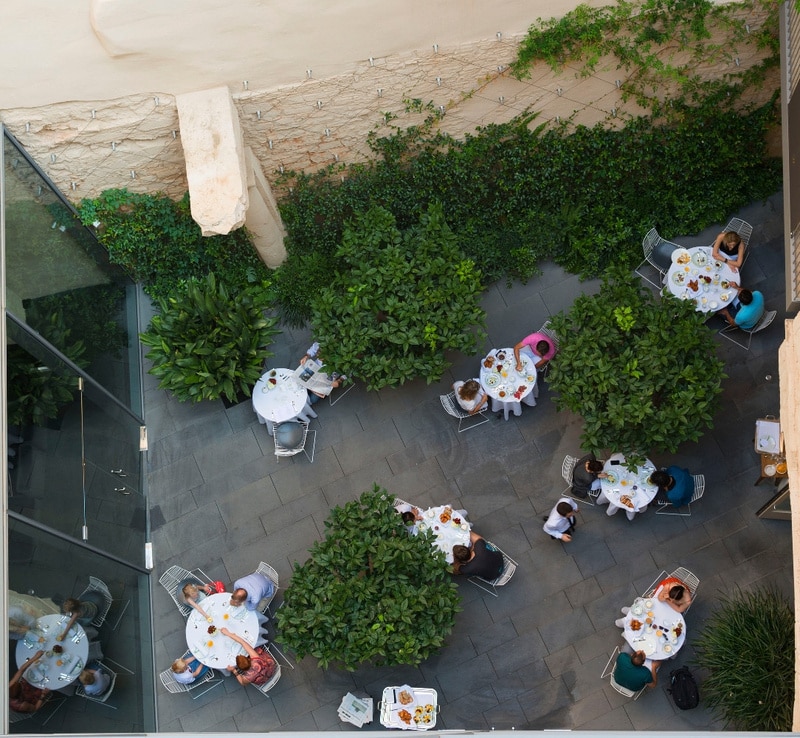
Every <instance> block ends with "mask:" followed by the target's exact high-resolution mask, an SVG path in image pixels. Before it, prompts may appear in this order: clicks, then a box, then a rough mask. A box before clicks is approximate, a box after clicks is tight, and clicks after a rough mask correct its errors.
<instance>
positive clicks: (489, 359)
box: [483, 356, 494, 369]
mask: <svg viewBox="0 0 800 738" xmlns="http://www.w3.org/2000/svg"><path fill="white" fill-rule="evenodd" d="M483 365H484V366H485V367H486V368H487V369H491V368H492V366H493V365H494V359H493V358H492V357H491V356H489V357H487V358H486V360H485V361H484V362H483Z"/></svg>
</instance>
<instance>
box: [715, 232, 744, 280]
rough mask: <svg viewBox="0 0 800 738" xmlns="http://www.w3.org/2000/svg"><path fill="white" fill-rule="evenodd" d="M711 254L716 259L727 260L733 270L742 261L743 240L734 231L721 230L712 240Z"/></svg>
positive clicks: (739, 266) (738, 266) (735, 269)
mask: <svg viewBox="0 0 800 738" xmlns="http://www.w3.org/2000/svg"><path fill="white" fill-rule="evenodd" d="M711 256H712V258H714V259H716V260H717V261H725V262H727V264H728V266H729V267H730V268H731V269H733V271H734V272H735V271H737V270H738V269H740V268H741V266H742V264H743V263H744V241H742V239H741V237H740V236H739V234H738V233H737V232H736V231H728V232H727V233H726V232H724V231H723V232H722V233H720V234H719V235H718V236H717V238H716V239H715V240H714V246H713V247H712V249H711Z"/></svg>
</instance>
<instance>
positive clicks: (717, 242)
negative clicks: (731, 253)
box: [711, 231, 725, 261]
mask: <svg viewBox="0 0 800 738" xmlns="http://www.w3.org/2000/svg"><path fill="white" fill-rule="evenodd" d="M723 238H725V232H724V231H723V232H722V233H720V234H719V235H718V236H717V237H716V238H715V239H714V245H713V246H712V247H711V258H712V259H717V260H720V261H721V259H720V256H719V247H720V246H722V239H723Z"/></svg>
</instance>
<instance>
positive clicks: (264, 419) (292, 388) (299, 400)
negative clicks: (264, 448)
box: [253, 368, 308, 435]
mask: <svg viewBox="0 0 800 738" xmlns="http://www.w3.org/2000/svg"><path fill="white" fill-rule="evenodd" d="M307 403H308V392H307V390H306V388H305V387H304V386H303V385H302V384H301V383H300V382H298V381H297V379H296V378H295V373H294V372H293V371H292V370H291V369H281V368H276V369H269V370H267V371H266V372H264V374H262V375H261V378H260V379H259V380H258V381H257V382H256V384H255V386H254V387H253V410H254V411H255V413H256V415H257V416H258V422H259V423H261V424H262V425H264V424H266V426H267V431H269V433H270V435H272V426H273V425H274V424H275V423H284V422H286V421H287V420H293V419H294V418H296V417H297V416H298V415H299V414H300V413H301V412H302V411H303V410H304V409H305V407H306V404H307Z"/></svg>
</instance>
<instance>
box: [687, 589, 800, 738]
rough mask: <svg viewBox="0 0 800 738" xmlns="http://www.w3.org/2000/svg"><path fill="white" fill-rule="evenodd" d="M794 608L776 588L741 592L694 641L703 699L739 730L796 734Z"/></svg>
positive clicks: (725, 600) (726, 599) (726, 601)
mask: <svg viewBox="0 0 800 738" xmlns="http://www.w3.org/2000/svg"><path fill="white" fill-rule="evenodd" d="M794 620H795V618H794V608H793V607H792V604H791V602H789V600H788V599H787V598H786V597H784V596H783V595H781V594H780V593H779V592H777V591H775V590H773V589H757V590H755V591H753V592H742V591H740V590H737V591H736V592H735V593H734V594H733V595H732V596H730V597H723V598H722V601H721V605H720V607H719V608H718V609H717V610H716V611H715V612H714V613H713V614H712V616H711V617H710V618H709V619H708V620H707V621H706V622H705V624H704V625H703V628H702V630H701V631H700V633H699V635H698V636H696V637H695V639H694V644H693V645H694V648H695V651H696V653H697V656H696V661H697V664H698V666H700V667H701V668H702V669H704V670H705V671H707V672H708V675H707V676H706V678H705V679H704V681H703V683H702V685H701V697H702V698H703V701H704V702H706V704H708V705H709V707H712V708H716V709H718V710H719V711H720V712H721V713H722V716H723V717H724V719H725V720H726V721H727V722H728V724H729V725H730V726H732V727H733V729H735V730H741V731H747V732H756V731H768V732H771V733H778V732H789V731H791V730H792V708H793V705H794V681H795V675H794V660H795V653H794V627H795V625H794Z"/></svg>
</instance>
